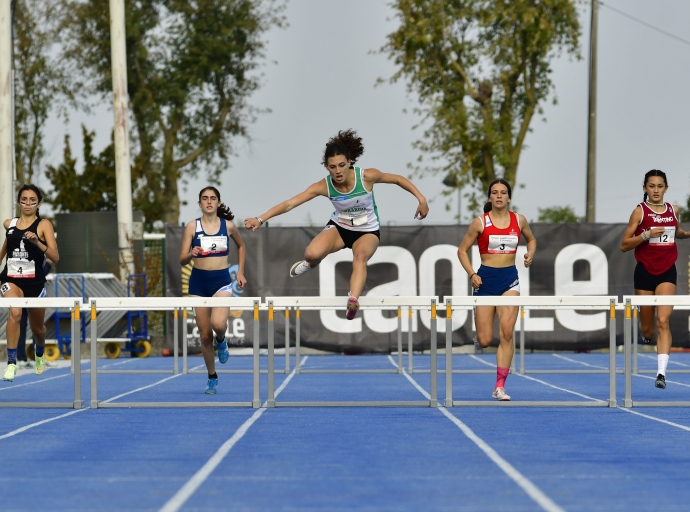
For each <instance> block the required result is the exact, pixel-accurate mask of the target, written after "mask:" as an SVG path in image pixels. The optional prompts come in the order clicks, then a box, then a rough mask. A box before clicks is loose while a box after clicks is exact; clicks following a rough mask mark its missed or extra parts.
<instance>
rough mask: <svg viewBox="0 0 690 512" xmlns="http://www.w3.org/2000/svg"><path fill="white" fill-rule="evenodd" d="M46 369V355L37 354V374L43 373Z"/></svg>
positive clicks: (35, 369)
mask: <svg viewBox="0 0 690 512" xmlns="http://www.w3.org/2000/svg"><path fill="white" fill-rule="evenodd" d="M45 369H46V356H36V367H35V368H34V371H35V372H36V375H41V374H42V373H43V371H44V370H45Z"/></svg>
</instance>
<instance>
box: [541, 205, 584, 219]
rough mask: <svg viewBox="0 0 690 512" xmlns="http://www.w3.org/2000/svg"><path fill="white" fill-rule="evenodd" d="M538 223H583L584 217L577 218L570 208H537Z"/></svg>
mask: <svg viewBox="0 0 690 512" xmlns="http://www.w3.org/2000/svg"><path fill="white" fill-rule="evenodd" d="M538 211H539V222H584V221H585V218H584V217H578V216H577V215H576V214H575V210H573V208H572V207H570V206H553V207H551V208H539V209H538Z"/></svg>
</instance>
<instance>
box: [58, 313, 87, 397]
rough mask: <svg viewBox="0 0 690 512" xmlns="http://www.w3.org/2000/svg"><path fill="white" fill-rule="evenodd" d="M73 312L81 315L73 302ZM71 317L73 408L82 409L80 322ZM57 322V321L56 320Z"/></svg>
mask: <svg viewBox="0 0 690 512" xmlns="http://www.w3.org/2000/svg"><path fill="white" fill-rule="evenodd" d="M74 311H76V312H77V314H81V312H80V309H79V302H76V301H75V302H74ZM75 316H76V315H74V314H73V315H72V366H73V368H74V408H75V409H82V408H83V407H84V401H83V400H82V399H81V329H80V327H81V322H75V321H74V317H75ZM56 321H57V320H56ZM75 340H76V343H75Z"/></svg>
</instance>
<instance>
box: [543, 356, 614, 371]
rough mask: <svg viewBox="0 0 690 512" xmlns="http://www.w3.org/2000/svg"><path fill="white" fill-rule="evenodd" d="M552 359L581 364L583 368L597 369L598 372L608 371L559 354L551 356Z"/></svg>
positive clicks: (602, 367) (605, 368)
mask: <svg viewBox="0 0 690 512" xmlns="http://www.w3.org/2000/svg"><path fill="white" fill-rule="evenodd" d="M551 355H552V356H553V357H557V358H558V359H563V360H564V361H570V362H571V363H577V364H581V365H583V366H589V367H590V368H598V369H600V370H608V368H607V367H606V366H597V365H596V364H589V363H585V362H584V361H578V360H577V359H572V358H570V357H565V356H562V355H560V354H551Z"/></svg>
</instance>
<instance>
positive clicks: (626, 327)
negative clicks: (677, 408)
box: [623, 299, 632, 407]
mask: <svg viewBox="0 0 690 512" xmlns="http://www.w3.org/2000/svg"><path fill="white" fill-rule="evenodd" d="M630 310H631V306H630V299H626V300H625V320H624V322H623V332H624V336H623V358H624V359H625V363H624V364H623V367H624V368H625V398H624V399H623V407H632V372H631V368H630V337H631V336H630V335H631V331H632V329H631V328H630V327H631V325H630V324H631V323H632V321H631V319H630V315H631V312H630Z"/></svg>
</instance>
